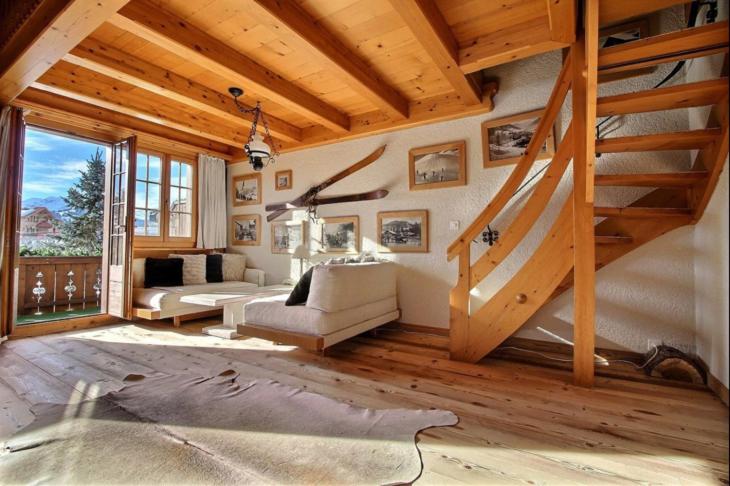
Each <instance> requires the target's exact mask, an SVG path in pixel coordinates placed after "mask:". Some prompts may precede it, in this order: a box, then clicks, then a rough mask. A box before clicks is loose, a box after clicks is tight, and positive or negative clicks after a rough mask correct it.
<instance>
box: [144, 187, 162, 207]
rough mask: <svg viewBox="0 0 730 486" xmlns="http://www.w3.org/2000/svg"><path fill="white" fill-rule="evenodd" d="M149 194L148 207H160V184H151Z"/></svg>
mask: <svg viewBox="0 0 730 486" xmlns="http://www.w3.org/2000/svg"><path fill="white" fill-rule="evenodd" d="M147 190H148V191H149V195H148V196H147V208H149V209H159V208H160V186H159V185H158V184H150V185H149V187H148V188H147Z"/></svg>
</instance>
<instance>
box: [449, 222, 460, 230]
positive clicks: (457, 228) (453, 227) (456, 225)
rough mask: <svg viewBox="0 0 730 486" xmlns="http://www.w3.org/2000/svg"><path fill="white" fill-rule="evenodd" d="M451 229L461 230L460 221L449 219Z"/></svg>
mask: <svg viewBox="0 0 730 486" xmlns="http://www.w3.org/2000/svg"><path fill="white" fill-rule="evenodd" d="M449 230H451V231H459V221H458V220H456V221H449Z"/></svg>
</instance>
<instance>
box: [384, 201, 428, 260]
mask: <svg viewBox="0 0 730 486" xmlns="http://www.w3.org/2000/svg"><path fill="white" fill-rule="evenodd" d="M378 251H379V252H380V253H428V210H425V209H422V210H420V209H419V210H410V211H381V212H379V213H378Z"/></svg>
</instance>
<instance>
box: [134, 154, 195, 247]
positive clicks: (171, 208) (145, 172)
mask: <svg viewBox="0 0 730 486" xmlns="http://www.w3.org/2000/svg"><path fill="white" fill-rule="evenodd" d="M195 169H196V164H195V162H194V161H192V160H188V159H185V158H182V157H178V156H175V155H169V154H162V153H155V152H152V151H146V150H139V151H138V152H137V185H136V186H135V187H136V191H137V193H136V194H135V246H146V247H150V246H160V247H189V246H190V247H191V246H194V244H195V238H196V233H197V194H196V173H195Z"/></svg>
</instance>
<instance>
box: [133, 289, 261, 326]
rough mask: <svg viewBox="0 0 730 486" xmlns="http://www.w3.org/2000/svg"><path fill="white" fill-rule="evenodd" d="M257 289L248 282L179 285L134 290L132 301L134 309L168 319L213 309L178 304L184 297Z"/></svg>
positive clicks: (182, 303)
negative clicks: (155, 312) (152, 312)
mask: <svg viewBox="0 0 730 486" xmlns="http://www.w3.org/2000/svg"><path fill="white" fill-rule="evenodd" d="M255 287H257V285H256V284H252V283H248V282H218V283H208V284H203V285H179V286H170V287H154V288H148V289H134V292H133V294H132V299H133V303H134V307H142V308H144V309H152V310H158V311H161V313H160V317H163V318H164V317H170V316H174V315H180V314H185V313H191V312H200V311H209V310H212V309H215V307H208V306H201V305H196V304H187V303H185V302H180V298H181V297H183V296H185V295H194V294H213V293H218V292H220V293H234V292H238V291H246V290H250V289H252V288H255Z"/></svg>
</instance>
